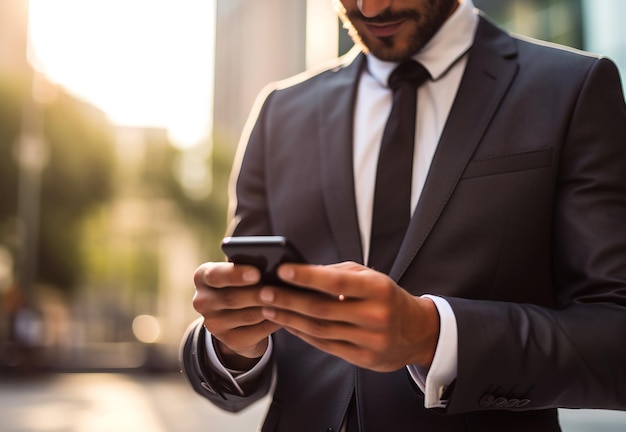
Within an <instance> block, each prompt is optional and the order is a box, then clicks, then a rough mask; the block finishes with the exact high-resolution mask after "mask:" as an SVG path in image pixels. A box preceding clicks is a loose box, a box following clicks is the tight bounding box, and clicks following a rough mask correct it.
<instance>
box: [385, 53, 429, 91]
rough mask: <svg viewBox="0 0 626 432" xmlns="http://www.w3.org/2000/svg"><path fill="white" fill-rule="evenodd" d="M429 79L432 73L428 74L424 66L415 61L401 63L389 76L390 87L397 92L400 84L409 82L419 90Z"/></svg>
mask: <svg viewBox="0 0 626 432" xmlns="http://www.w3.org/2000/svg"><path fill="white" fill-rule="evenodd" d="M427 79H430V73H428V71H427V70H426V68H425V67H424V66H422V65H421V64H420V63H418V62H416V61H415V60H407V61H405V62H402V63H400V64H399V65H398V66H397V67H396V68H395V69H394V70H393V72H391V75H389V87H391V88H392V89H393V90H395V89H396V88H398V86H399V85H400V83H402V82H409V83H411V84H413V85H415V87H416V88H417V87H419V86H421V85H422V84H423V83H424V82H425V81H426V80H427Z"/></svg>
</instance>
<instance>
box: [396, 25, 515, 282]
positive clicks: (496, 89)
mask: <svg viewBox="0 0 626 432" xmlns="http://www.w3.org/2000/svg"><path fill="white" fill-rule="evenodd" d="M515 52H516V51H515V46H514V43H513V40H512V39H511V38H510V37H509V36H508V35H506V34H505V33H504V32H502V31H501V30H499V29H497V28H496V27H494V26H493V25H492V24H490V23H489V22H487V21H486V19H484V18H482V17H481V21H480V23H479V26H478V29H477V32H476V38H475V42H474V44H473V46H472V49H471V51H470V55H469V58H468V63H467V66H466V70H465V74H464V76H463V79H462V81H461V85H460V87H459V91H458V94H457V97H456V99H455V102H454V104H453V106H452V110H451V111H450V115H449V117H448V120H447V122H446V126H445V128H444V130H443V133H442V136H441V139H440V141H439V145H438V147H437V151H436V152H435V155H434V158H433V161H432V164H431V167H430V170H429V173H428V177H427V180H426V184H425V185H424V190H423V192H422V195H421V197H420V201H419V203H418V205H417V208H416V210H415V212H414V215H413V218H412V219H411V223H410V225H409V228H408V231H407V235H406V236H405V238H404V242H403V244H402V246H401V248H400V251H399V254H398V257H397V259H396V261H395V263H394V266H393V268H392V269H391V272H390V276H391V277H392V278H394V279H395V280H399V279H400V277H401V276H402V275H403V274H404V272H405V271H406V269H407V268H408V266H409V265H410V263H411V261H412V260H413V259H414V258H415V256H416V255H417V254H418V252H419V250H420V248H421V247H422V245H423V244H424V242H425V240H426V238H427V237H428V235H429V234H430V232H431V230H432V228H433V226H434V225H435V224H436V222H437V219H438V218H439V216H440V215H441V214H442V212H443V210H444V208H445V206H446V204H447V203H448V200H449V198H450V196H451V195H452V193H453V191H454V189H455V188H456V186H457V184H458V182H459V180H460V178H461V176H462V174H463V171H464V169H465V167H466V166H467V164H468V162H469V161H470V159H471V157H472V155H473V154H474V152H475V150H476V148H477V146H478V144H479V142H480V140H481V139H482V136H483V134H484V132H485V130H486V129H487V127H488V125H489V122H490V121H491V119H492V117H493V115H494V114H495V112H496V109H497V107H498V105H499V103H500V101H501V100H502V98H503V97H504V95H505V94H506V92H507V90H508V88H509V85H510V84H511V82H512V80H513V78H514V76H515V74H516V73H517V68H518V66H517V63H516V62H515V61H514V60H513V59H512V57H514V54H515Z"/></svg>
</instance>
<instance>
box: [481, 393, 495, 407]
mask: <svg viewBox="0 0 626 432" xmlns="http://www.w3.org/2000/svg"><path fill="white" fill-rule="evenodd" d="M494 400H495V398H494V397H493V396H492V395H484V396H483V397H481V398H480V402H479V404H480V407H481V408H491V405H492V404H493V401H494Z"/></svg>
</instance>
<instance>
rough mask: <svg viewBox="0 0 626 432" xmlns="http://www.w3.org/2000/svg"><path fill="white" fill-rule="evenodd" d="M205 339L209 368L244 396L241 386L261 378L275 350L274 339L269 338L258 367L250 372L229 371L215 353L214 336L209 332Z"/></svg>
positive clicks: (255, 366)
mask: <svg viewBox="0 0 626 432" xmlns="http://www.w3.org/2000/svg"><path fill="white" fill-rule="evenodd" d="M205 337H206V343H205V346H206V351H207V354H208V356H209V367H211V368H213V370H215V371H216V372H217V373H219V374H220V375H221V376H222V377H223V378H225V379H227V380H229V381H230V382H231V383H232V384H233V386H234V387H235V389H237V391H238V392H239V395H240V396H243V395H244V391H243V390H242V389H241V386H240V384H243V383H245V382H247V381H250V380H253V379H255V378H257V377H259V376H260V375H261V373H262V372H263V369H265V367H266V366H267V365H268V363H269V361H270V358H271V356H272V350H273V343H272V338H269V341H268V345H267V350H265V354H263V356H262V357H261V359H260V360H259V361H258V363H257V364H256V365H254V367H253V368H252V369H250V370H249V371H236V370H233V369H228V368H226V367H225V366H224V365H223V364H222V362H221V361H220V359H219V357H218V355H217V351H215V346H214V345H213V336H211V334H210V333H209V332H208V331H207V332H206V333H205Z"/></svg>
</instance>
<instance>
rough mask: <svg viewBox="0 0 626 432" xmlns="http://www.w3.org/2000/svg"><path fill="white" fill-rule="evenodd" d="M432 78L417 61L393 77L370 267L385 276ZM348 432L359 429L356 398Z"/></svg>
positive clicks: (404, 214) (403, 221)
mask: <svg viewBox="0 0 626 432" xmlns="http://www.w3.org/2000/svg"><path fill="white" fill-rule="evenodd" d="M429 78H430V74H429V73H428V71H427V70H426V69H425V68H424V67H423V66H422V65H421V64H419V63H417V62H415V61H413V60H410V61H406V62H404V63H401V64H400V65H399V66H398V67H397V68H396V69H395V70H394V71H393V72H392V73H391V75H390V76H389V87H391V89H392V90H393V106H392V108H391V114H389V119H388V120H387V125H386V126H385V131H384V133H383V141H382V144H381V148H380V154H379V156H378V168H377V170H376V188H375V190H374V213H373V217H372V233H371V237H370V238H371V240H370V256H369V260H368V265H369V266H370V267H373V268H375V269H376V270H378V271H382V272H385V273H388V272H389V270H391V265H392V264H393V261H394V260H395V258H396V255H397V254H398V250H399V249H400V244H401V243H402V239H403V238H404V234H405V232H406V229H407V227H408V226H409V219H410V218H411V182H412V177H413V147H414V144H415V117H416V115H417V88H418V87H419V86H420V85H422V84H423V83H424V82H425V81H426V80H427V79H429ZM346 429H347V432H358V430H359V426H358V420H357V409H356V400H355V395H352V401H351V402H350V406H349V407H348V419H347V427H346Z"/></svg>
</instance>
